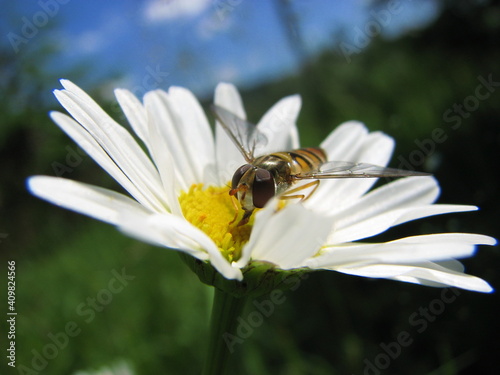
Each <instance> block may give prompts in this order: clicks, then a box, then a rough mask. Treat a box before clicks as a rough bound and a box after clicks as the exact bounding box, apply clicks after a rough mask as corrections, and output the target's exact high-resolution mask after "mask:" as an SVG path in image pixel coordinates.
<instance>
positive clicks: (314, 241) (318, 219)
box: [237, 201, 332, 269]
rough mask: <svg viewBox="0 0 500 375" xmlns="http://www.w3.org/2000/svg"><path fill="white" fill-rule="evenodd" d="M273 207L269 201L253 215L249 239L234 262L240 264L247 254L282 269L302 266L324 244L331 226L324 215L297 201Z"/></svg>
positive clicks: (246, 258)
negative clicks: (254, 217)
mask: <svg viewBox="0 0 500 375" xmlns="http://www.w3.org/2000/svg"><path fill="white" fill-rule="evenodd" d="M275 207H276V201H272V202H270V203H269V204H268V205H267V206H266V208H264V210H263V211H262V212H259V213H258V214H259V215H258V216H256V219H255V223H254V227H253V230H252V234H251V236H250V241H249V242H248V244H247V245H246V246H245V247H244V250H243V252H244V254H243V256H242V259H240V261H239V262H238V263H237V265H239V266H240V267H242V266H244V265H245V264H246V263H247V261H248V257H249V256H250V257H251V258H252V259H257V260H262V261H267V262H271V263H274V264H276V265H277V266H278V267H279V268H282V269H292V268H299V267H303V266H304V261H305V260H306V259H307V258H309V257H311V256H312V255H313V254H315V253H316V252H317V251H318V250H319V248H320V247H321V246H322V244H323V243H324V241H325V239H326V236H327V235H328V232H329V231H330V229H331V225H332V223H331V221H330V220H329V219H328V218H325V217H324V216H322V215H318V214H316V213H314V212H312V211H310V210H307V209H306V208H304V206H302V205H300V204H289V205H288V206H286V207H285V208H283V209H282V210H280V211H279V212H276V213H275V212H273V211H274V209H275Z"/></svg>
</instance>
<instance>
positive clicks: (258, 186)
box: [252, 168, 274, 208]
mask: <svg viewBox="0 0 500 375" xmlns="http://www.w3.org/2000/svg"><path fill="white" fill-rule="evenodd" d="M252 196H253V205H254V206H255V207H257V208H262V207H264V206H265V204H266V203H267V202H268V201H269V199H271V198H272V197H274V179H273V176H272V175H271V172H269V171H268V170H266V169H261V168H259V169H257V171H256V172H255V180H254V182H253V187H252Z"/></svg>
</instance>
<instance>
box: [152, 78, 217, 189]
mask: <svg viewBox="0 0 500 375" xmlns="http://www.w3.org/2000/svg"><path fill="white" fill-rule="evenodd" d="M144 102H145V105H146V109H147V111H148V115H149V116H150V118H149V124H148V125H149V132H150V134H151V138H156V139H150V142H151V144H152V149H153V153H154V155H155V158H158V159H160V160H161V156H160V155H161V152H162V150H160V149H158V148H159V147H161V145H163V148H164V149H166V150H168V152H169V153H170V155H171V156H172V159H173V162H174V164H175V169H176V172H177V174H176V176H177V179H178V180H179V182H180V184H181V186H182V188H183V189H184V190H185V189H187V188H189V186H191V185H192V184H194V183H200V182H206V183H212V182H213V181H214V179H215V160H214V151H213V137H212V134H211V131H210V128H209V125H208V122H207V120H206V118H205V115H204V113H203V111H202V109H201V107H200V105H199V103H198V102H197V101H196V99H195V98H194V97H193V96H192V94H191V93H190V92H189V91H187V90H184V89H180V88H178V87H174V88H171V89H170V91H169V93H168V94H167V93H165V92H164V91H162V90H155V91H151V92H148V93H147V94H146V95H145V97H144ZM153 144H157V145H158V146H157V147H154V145H153ZM159 163H160V162H159ZM162 164H164V163H162Z"/></svg>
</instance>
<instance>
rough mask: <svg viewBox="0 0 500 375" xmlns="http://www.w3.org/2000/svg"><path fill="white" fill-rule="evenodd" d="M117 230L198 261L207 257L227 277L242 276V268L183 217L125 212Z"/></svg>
mask: <svg viewBox="0 0 500 375" xmlns="http://www.w3.org/2000/svg"><path fill="white" fill-rule="evenodd" d="M120 229H121V230H122V231H123V232H124V233H126V234H128V235H130V236H132V237H135V238H138V239H139V240H142V241H145V242H148V243H151V244H154V245H157V246H162V247H168V248H171V249H176V250H180V251H183V252H186V253H188V254H190V255H192V256H194V257H196V258H198V259H200V260H209V261H210V263H211V265H212V266H214V268H215V269H216V270H217V271H219V272H220V273H221V274H222V275H223V276H224V277H225V278H227V279H231V280H232V279H237V280H242V279H243V274H242V273H241V270H240V269H239V268H235V267H233V266H231V265H230V264H229V262H228V261H227V260H226V259H225V258H224V257H223V256H222V254H221V252H220V251H219V249H218V248H217V246H216V245H215V243H214V242H213V241H212V240H211V239H210V238H209V237H208V236H207V235H206V234H205V233H203V232H202V231H201V230H199V229H198V228H196V227H194V226H193V225H191V224H190V223H189V222H187V221H186V220H184V219H183V218H180V217H177V216H175V215H168V214H152V215H142V216H137V215H128V214H127V213H125V214H124V215H123V218H122V219H121V225H120Z"/></svg>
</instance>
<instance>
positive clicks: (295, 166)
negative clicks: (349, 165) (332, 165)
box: [270, 147, 327, 175]
mask: <svg viewBox="0 0 500 375" xmlns="http://www.w3.org/2000/svg"><path fill="white" fill-rule="evenodd" d="M270 156H274V157H276V158H279V159H281V160H283V161H285V162H287V163H290V168H291V170H290V174H291V175H296V174H299V173H305V172H309V171H313V170H316V169H318V167H319V166H320V165H321V164H323V163H325V162H326V161H327V160H326V154H325V151H323V150H322V149H321V148H317V147H307V148H299V149H297V150H292V151H284V152H275V153H273V154H271V155H270Z"/></svg>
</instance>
